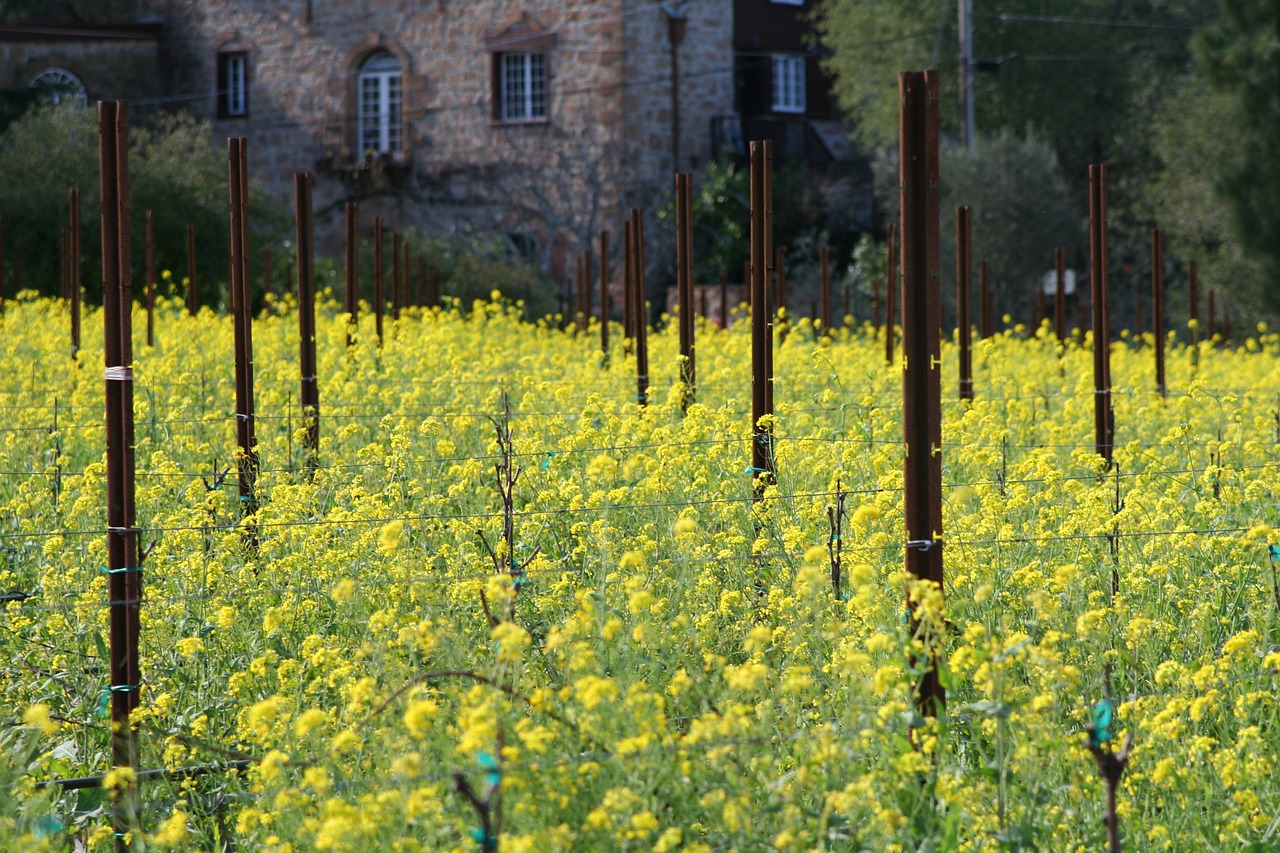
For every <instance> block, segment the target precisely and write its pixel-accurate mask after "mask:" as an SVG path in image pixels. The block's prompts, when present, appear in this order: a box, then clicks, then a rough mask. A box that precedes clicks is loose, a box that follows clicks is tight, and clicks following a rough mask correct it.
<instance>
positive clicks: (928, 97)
mask: <svg viewBox="0 0 1280 853" xmlns="http://www.w3.org/2000/svg"><path fill="white" fill-rule="evenodd" d="M898 87H899V91H900V92H901V96H902V101H901V102H902V110H901V132H900V140H901V141H900V157H899V162H900V163H901V180H900V181H899V185H900V186H901V187H902V205H901V217H902V362H903V366H902V395H903V409H902V411H903V417H902V421H903V423H902V430H903V438H904V441H905V460H904V469H903V476H904V480H903V515H904V520H905V527H906V540H907V541H906V561H905V562H906V571H907V575H908V577H909V578H911V579H916V580H921V581H929V582H932V583H934V584H936V585H937V586H938V588H939V589H941V588H942V585H943V574H942V571H943V564H942V554H943V550H942V549H943V540H942V453H941V448H942V381H941V379H942V375H941V365H940V341H939V329H940V327H941V321H942V300H941V270H940V267H939V254H938V251H939V245H938V243H939V240H938V202H939V196H938V72H936V71H925V72H905V73H902V74H899V75H898ZM907 609H908V612H909V613H911V618H912V620H913V622H917V623H918V622H919V620H920V617H919V616H918V615H917V614H916V613H915V603H914V602H913V601H912V598H911V595H910V592H908V598H907ZM939 618H940V617H939ZM936 654H937V653H936V651H929V652H927V653H926V656H925V660H924V661H923V664H924V667H923V670H924V671H923V675H922V676H921V679H920V682H919V683H918V684H917V685H916V710H917V711H918V712H919V713H921V714H924V715H927V716H934V715H937V714H938V713H940V712H941V711H942V709H943V706H944V705H945V703H946V692H945V690H944V688H943V686H942V683H941V681H940V680H939V677H938V668H937V660H936ZM920 663H921V662H919V661H917V666H918V665H919V664H920Z"/></svg>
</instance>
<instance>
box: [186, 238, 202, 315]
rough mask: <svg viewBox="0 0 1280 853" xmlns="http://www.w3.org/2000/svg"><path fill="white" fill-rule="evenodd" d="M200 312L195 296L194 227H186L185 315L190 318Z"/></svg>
mask: <svg viewBox="0 0 1280 853" xmlns="http://www.w3.org/2000/svg"><path fill="white" fill-rule="evenodd" d="M199 310H200V303H199V300H198V298H197V296H196V227H195V226H194V225H188V226H187V313H188V314H189V315H191V316H192V317H194V316H196V312H197V311H199Z"/></svg>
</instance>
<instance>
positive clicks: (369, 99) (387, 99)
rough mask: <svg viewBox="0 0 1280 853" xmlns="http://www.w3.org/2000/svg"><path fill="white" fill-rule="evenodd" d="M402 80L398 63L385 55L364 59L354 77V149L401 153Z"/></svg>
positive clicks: (392, 57)
mask: <svg viewBox="0 0 1280 853" xmlns="http://www.w3.org/2000/svg"><path fill="white" fill-rule="evenodd" d="M403 115H404V77H403V75H402V74H401V67H400V60H398V59H396V58H395V57H394V56H392V55H391V54H390V53H387V52H385V51H383V52H380V53H376V54H373V55H372V56H370V57H368V58H367V59H365V61H364V63H363V64H362V65H361V66H360V71H359V73H358V74H357V75H356V146H357V148H358V149H359V156H361V157H363V156H364V155H365V154H366V153H368V152H371V151H372V152H374V153H376V154H399V153H401V152H402V151H403V150H404V140H403V139H402V136H403V133H404V128H403V121H402V117H403Z"/></svg>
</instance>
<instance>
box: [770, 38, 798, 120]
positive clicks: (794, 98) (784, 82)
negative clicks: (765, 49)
mask: <svg viewBox="0 0 1280 853" xmlns="http://www.w3.org/2000/svg"><path fill="white" fill-rule="evenodd" d="M804 108H805V105H804V57H803V56H795V55H791V54H781V53H775V54H774V55H773V111H774V112H775V113H802V112H804Z"/></svg>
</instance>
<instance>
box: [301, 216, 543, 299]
mask: <svg viewBox="0 0 1280 853" xmlns="http://www.w3.org/2000/svg"><path fill="white" fill-rule="evenodd" d="M402 238H403V240H404V241H405V242H406V243H407V244H408V245H409V247H410V256H411V257H410V264H411V267H410V269H409V287H410V293H409V301H410V303H412V304H415V305H416V304H417V298H418V296H417V283H418V278H417V276H418V257H419V256H422V258H423V275H424V277H425V276H426V275H427V274H428V272H429V270H431V269H434V270H435V271H436V276H437V278H438V280H439V282H440V295H441V298H442V300H443V299H446V298H448V297H456V298H457V299H459V300H461V303H462V307H463V308H464V309H468V308H470V307H471V305H472V303H473V302H474V301H475V300H477V299H481V300H485V301H487V300H488V299H489V297H490V294H491V293H492V292H493V291H495V290H496V291H498V292H499V293H501V294H502V296H503V298H504V299H507V300H510V301H512V302H515V301H523V302H524V313H525V316H526V317H527V318H528V319H538V318H541V317H545V316H547V315H548V314H552V313H554V312H555V310H556V293H555V288H554V286H553V285H552V284H551V282H549V281H548V280H547V279H546V278H544V277H543V276H541V275H539V274H538V271H537V270H536V269H535V268H534V267H533V265H532V264H529V263H527V262H525V261H522V260H520V259H519V258H517V257H516V256H515V254H514V253H513V252H512V251H511V249H510V247H509V246H508V245H507V244H506V243H504V242H503V241H501V240H499V239H497V238H495V237H492V236H487V235H484V234H481V233H479V232H477V231H473V230H470V229H468V228H463V229H459V230H458V231H455V232H453V233H450V234H422V233H419V232H417V231H414V230H412V229H411V230H409V231H408V232H406V233H404V234H403V235H402ZM382 251H383V294H384V296H385V299H386V302H387V303H388V304H390V302H391V299H392V294H391V287H392V270H393V263H394V261H393V259H392V237H391V234H390V233H389V232H388V233H387V234H385V235H384V237H383V249H382ZM375 254H376V253H375V251H374V240H373V237H372V236H365V237H363V238H362V239H361V240H360V253H359V263H360V277H359V285H360V298H362V299H364V300H365V301H366V302H369V303H370V304H372V302H373V291H374V255H375ZM315 275H316V288H317V290H323V289H324V288H326V287H328V288H330V289H332V290H333V292H334V294H336V295H338V297H339V298H343V296H342V295H343V294H344V293H345V287H346V273H345V271H344V268H343V262H342V261H341V260H334V259H327V258H320V259H317V261H316V273H315ZM425 292H426V281H425V278H424V281H423V293H424V294H425Z"/></svg>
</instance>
